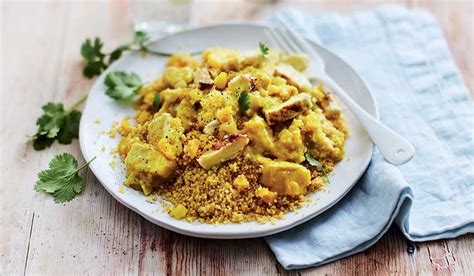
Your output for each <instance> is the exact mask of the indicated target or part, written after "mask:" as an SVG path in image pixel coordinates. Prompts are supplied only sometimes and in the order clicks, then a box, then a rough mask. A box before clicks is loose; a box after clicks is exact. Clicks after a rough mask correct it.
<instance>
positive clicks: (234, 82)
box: [228, 74, 257, 93]
mask: <svg viewBox="0 0 474 276" xmlns="http://www.w3.org/2000/svg"><path fill="white" fill-rule="evenodd" d="M256 81H257V79H256V78H255V77H253V76H252V75H250V74H241V75H238V76H235V77H234V78H233V79H231V80H230V81H229V84H228V87H229V90H231V91H233V92H236V93H241V92H244V91H246V92H251V91H254V90H255V84H256Z"/></svg>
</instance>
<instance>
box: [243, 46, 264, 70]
mask: <svg viewBox="0 0 474 276" xmlns="http://www.w3.org/2000/svg"><path fill="white" fill-rule="evenodd" d="M264 60H265V58H264V57H263V56H262V54H261V52H260V51H258V50H250V51H245V52H242V53H241V54H240V63H241V65H242V66H243V67H246V66H252V67H259V66H260V65H261V64H262V63H263V61H264Z"/></svg>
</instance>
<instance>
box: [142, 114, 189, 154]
mask: <svg viewBox="0 0 474 276" xmlns="http://www.w3.org/2000/svg"><path fill="white" fill-rule="evenodd" d="M183 133H184V128H183V126H182V124H181V120H180V119H179V118H173V116H171V115H170V114H169V113H163V114H161V115H159V116H157V117H155V118H154V119H153V120H151V122H150V124H149V125H148V135H147V140H148V143H150V144H152V145H153V146H155V147H156V148H157V149H159V150H160V151H161V152H162V153H164V154H165V155H166V156H167V157H168V158H170V159H175V158H176V157H177V156H179V155H180V154H181V153H182V150H183V145H182V142H181V138H182V136H183Z"/></svg>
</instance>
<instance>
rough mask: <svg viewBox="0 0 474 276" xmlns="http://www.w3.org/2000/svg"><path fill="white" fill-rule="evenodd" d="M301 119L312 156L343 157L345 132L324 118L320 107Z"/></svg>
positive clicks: (321, 157)
mask: <svg viewBox="0 0 474 276" xmlns="http://www.w3.org/2000/svg"><path fill="white" fill-rule="evenodd" d="M302 120H303V122H304V129H305V133H306V137H307V147H308V150H309V152H310V153H311V155H312V156H313V157H314V158H316V159H324V158H331V159H334V160H336V161H340V160H341V159H342V158H343V157H344V143H345V138H346V136H345V133H344V132H342V131H340V130H338V129H337V128H336V127H335V126H334V125H333V124H332V122H331V121H328V120H326V119H325V117H324V114H323V113H322V111H321V109H319V108H317V109H316V110H314V111H310V112H309V113H308V114H307V115H306V116H304V117H303V118H302Z"/></svg>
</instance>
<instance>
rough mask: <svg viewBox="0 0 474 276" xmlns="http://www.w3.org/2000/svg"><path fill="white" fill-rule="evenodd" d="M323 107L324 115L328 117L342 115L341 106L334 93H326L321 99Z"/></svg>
mask: <svg viewBox="0 0 474 276" xmlns="http://www.w3.org/2000/svg"><path fill="white" fill-rule="evenodd" d="M321 107H322V109H323V111H324V115H325V116H326V118H328V119H336V118H339V116H341V107H340V106H339V104H338V103H337V102H336V100H335V99H334V96H333V95H332V94H329V93H328V94H325V95H324V98H323V100H322V101H321Z"/></svg>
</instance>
